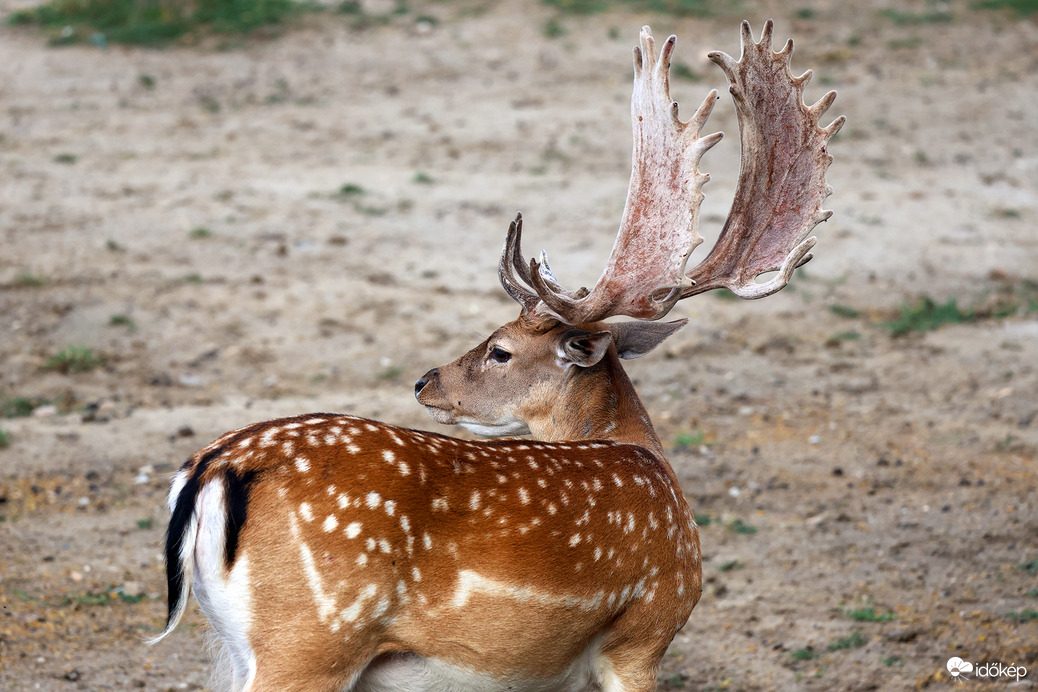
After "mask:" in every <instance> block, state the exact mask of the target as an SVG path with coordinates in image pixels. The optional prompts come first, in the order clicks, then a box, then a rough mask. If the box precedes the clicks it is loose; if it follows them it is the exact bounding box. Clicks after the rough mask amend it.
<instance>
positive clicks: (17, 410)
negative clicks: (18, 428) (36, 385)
mask: <svg viewBox="0 0 1038 692" xmlns="http://www.w3.org/2000/svg"><path fill="white" fill-rule="evenodd" d="M49 403H50V402H49V401H47V400H46V399H40V398H38V397H28V396H12V397H6V396H5V397H0V416H2V417H3V418H24V417H25V416H31V415H32V412H33V411H34V410H36V408H37V407H38V406H44V405H46V404H49Z"/></svg>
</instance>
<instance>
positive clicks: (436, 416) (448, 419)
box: [423, 404, 458, 425]
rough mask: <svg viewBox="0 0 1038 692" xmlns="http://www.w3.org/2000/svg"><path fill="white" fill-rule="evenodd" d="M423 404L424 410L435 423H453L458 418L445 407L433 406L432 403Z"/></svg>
mask: <svg viewBox="0 0 1038 692" xmlns="http://www.w3.org/2000/svg"><path fill="white" fill-rule="evenodd" d="M423 405H424V406H425V412H426V413H428V414H429V417H430V418H432V419H433V420H434V421H436V422H437V423H441V424H443V425H455V424H456V423H457V422H458V420H457V419H456V418H455V417H454V414H453V413H452V412H451V411H449V410H448V409H445V408H440V407H439V406H433V405H432V404H423Z"/></svg>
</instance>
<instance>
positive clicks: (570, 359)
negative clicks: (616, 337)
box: [557, 329, 613, 368]
mask: <svg viewBox="0 0 1038 692" xmlns="http://www.w3.org/2000/svg"><path fill="white" fill-rule="evenodd" d="M612 340H613V334H612V332H608V331H606V332H589V331H586V330H584V329H567V330H566V331H565V332H563V333H562V335H561V336H560V337H559V344H558V347H557V353H558V357H559V360H560V361H562V362H563V364H565V365H576V366H578V367H581V368H590V367H591V366H592V365H595V364H596V363H598V362H599V361H600V360H602V358H603V357H604V356H605V354H606V351H608V350H609V344H610V342H612Z"/></svg>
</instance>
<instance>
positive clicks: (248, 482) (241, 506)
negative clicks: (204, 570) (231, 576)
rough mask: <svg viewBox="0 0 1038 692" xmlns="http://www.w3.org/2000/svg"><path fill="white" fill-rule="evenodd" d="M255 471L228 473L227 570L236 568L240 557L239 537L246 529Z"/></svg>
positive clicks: (232, 471)
mask: <svg viewBox="0 0 1038 692" xmlns="http://www.w3.org/2000/svg"><path fill="white" fill-rule="evenodd" d="M255 476H256V472H255V471H246V472H245V473H243V474H241V475H239V474H238V473H237V472H236V471H234V470H228V471H227V530H226V531H225V533H224V538H225V542H224V550H225V553H224V561H225V564H226V565H227V569H228V570H230V569H231V567H233V566H234V559H235V558H236V557H237V555H238V537H239V536H240V535H241V531H242V529H243V528H245V519H246V516H247V514H248V509H249V490H250V489H251V486H252V480H253V478H255Z"/></svg>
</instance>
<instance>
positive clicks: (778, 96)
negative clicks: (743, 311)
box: [681, 20, 846, 298]
mask: <svg viewBox="0 0 1038 692" xmlns="http://www.w3.org/2000/svg"><path fill="white" fill-rule="evenodd" d="M773 33H774V23H773V22H772V21H771V20H768V21H767V22H766V23H765V24H764V29H763V31H762V32H761V40H760V42H755V41H754V40H753V36H752V34H751V33H750V25H749V23H748V22H743V23H742V55H741V56H740V58H739V60H738V61H736V60H734V59H733V58H732V57H731V56H729V55H727V54H725V53H722V52H714V53H710V54H709V55H708V57H709V58H710V59H711V60H713V61H714V62H715V63H716V64H717V65H718V66H719V67H720V68H721V69H722V70H723V71H724V73H725V75H726V76H727V77H728V81H729V84H730V85H731V86H730V91H731V94H732V97H733V98H734V99H735V104H736V111H737V114H738V117H739V132H740V138H741V143H742V163H741V168H740V172H739V185H738V188H737V191H736V194H735V200H734V201H733V203H732V208H731V211H730V212H729V215H728V220H727V221H726V222H725V226H724V228H723V230H722V231H721V235H720V237H719V238H718V241H717V244H716V245H715V246H714V248H713V250H712V251H711V252H710V254H709V255H708V256H707V257H706V259H705V260H703V262H702V263H700V264H699V265H698V266H697V267H696V268H695V269H693V270H692V272H690V273H689V275H688V276H689V278H690V279H691V280H692V281H693V282H694V285H693V286H691V287H690V288H686V289H685V290H684V292H683V293H682V296H681V297H682V298H686V297H688V296H691V295H695V294H697V293H702V292H704V291H709V290H711V289H714V288H721V287H725V288H728V289H729V290H731V291H732V292H733V293H735V294H736V295H738V296H740V297H743V298H763V297H764V296H767V295H771V294H772V293H775V292H776V291H778V290H780V289H782V288H783V287H784V286H785V285H786V283H787V282H788V281H789V278H790V276H791V275H792V273H793V270H794V269H796V268H797V267H799V266H801V265H803V264H804V263H805V262H807V261H808V260H810V259H811V255H810V254H809V252H810V250H811V248H812V247H814V244H815V238H813V237H812V238H807V235H808V234H809V233H810V232H811V230H812V229H813V228H814V227H815V226H816V225H818V224H819V223H820V222H822V221H824V220H826V219H828V218H829V217H830V216H831V215H832V212H831V211H827V210H823V209H822V208H821V205H822V201H823V200H824V199H825V198H826V197H828V196H829V195H830V194H831V193H832V187H831V186H829V185H828V184H827V183H826V182H825V171H826V169H827V168H828V167H829V164H830V163H831V162H832V156H830V155H829V153H828V151H827V150H826V147H827V145H828V143H829V140H830V139H831V138H832V136H833V135H835V134H836V133H837V132H838V131H839V130H840V128H841V127H842V126H843V124H844V122H845V120H846V119H845V118H844V117H843V116H840V117H839V118H837V119H836V120H834V121H833V122H832V123H830V124H829V125H828V126H826V127H824V128H823V127H820V126H819V124H818V121H819V118H820V117H821V116H822V115H823V114H824V113H825V111H826V110H827V109H828V108H829V107H830V106H831V105H832V103H833V100H834V99H835V98H836V92H835V91H830V92H829V93H827V94H826V95H825V96H823V97H822V98H821V99H819V100H818V101H817V102H816V103H815V104H814V105H812V106H810V107H809V106H806V105H804V102H803V94H804V86H805V85H806V84H807V82H808V80H810V78H811V74H812V73H811V71H810V70H808V71H807V72H805V73H804V74H802V75H800V76H799V77H795V76H793V74H792V72H791V71H790V69H789V65H790V58H791V56H792V53H793V41H792V40H789V41H787V42H786V44H785V46H784V47H783V48H782V50H781V51H779V52H777V53H776V52H773V51H772V48H771V45H772V44H771V41H772V35H773ZM775 270H778V274H777V275H776V276H774V277H772V278H771V279H770V280H769V281H767V282H765V283H757V282H756V281H755V279H756V277H757V276H759V275H760V274H763V273H765V272H769V271H775Z"/></svg>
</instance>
